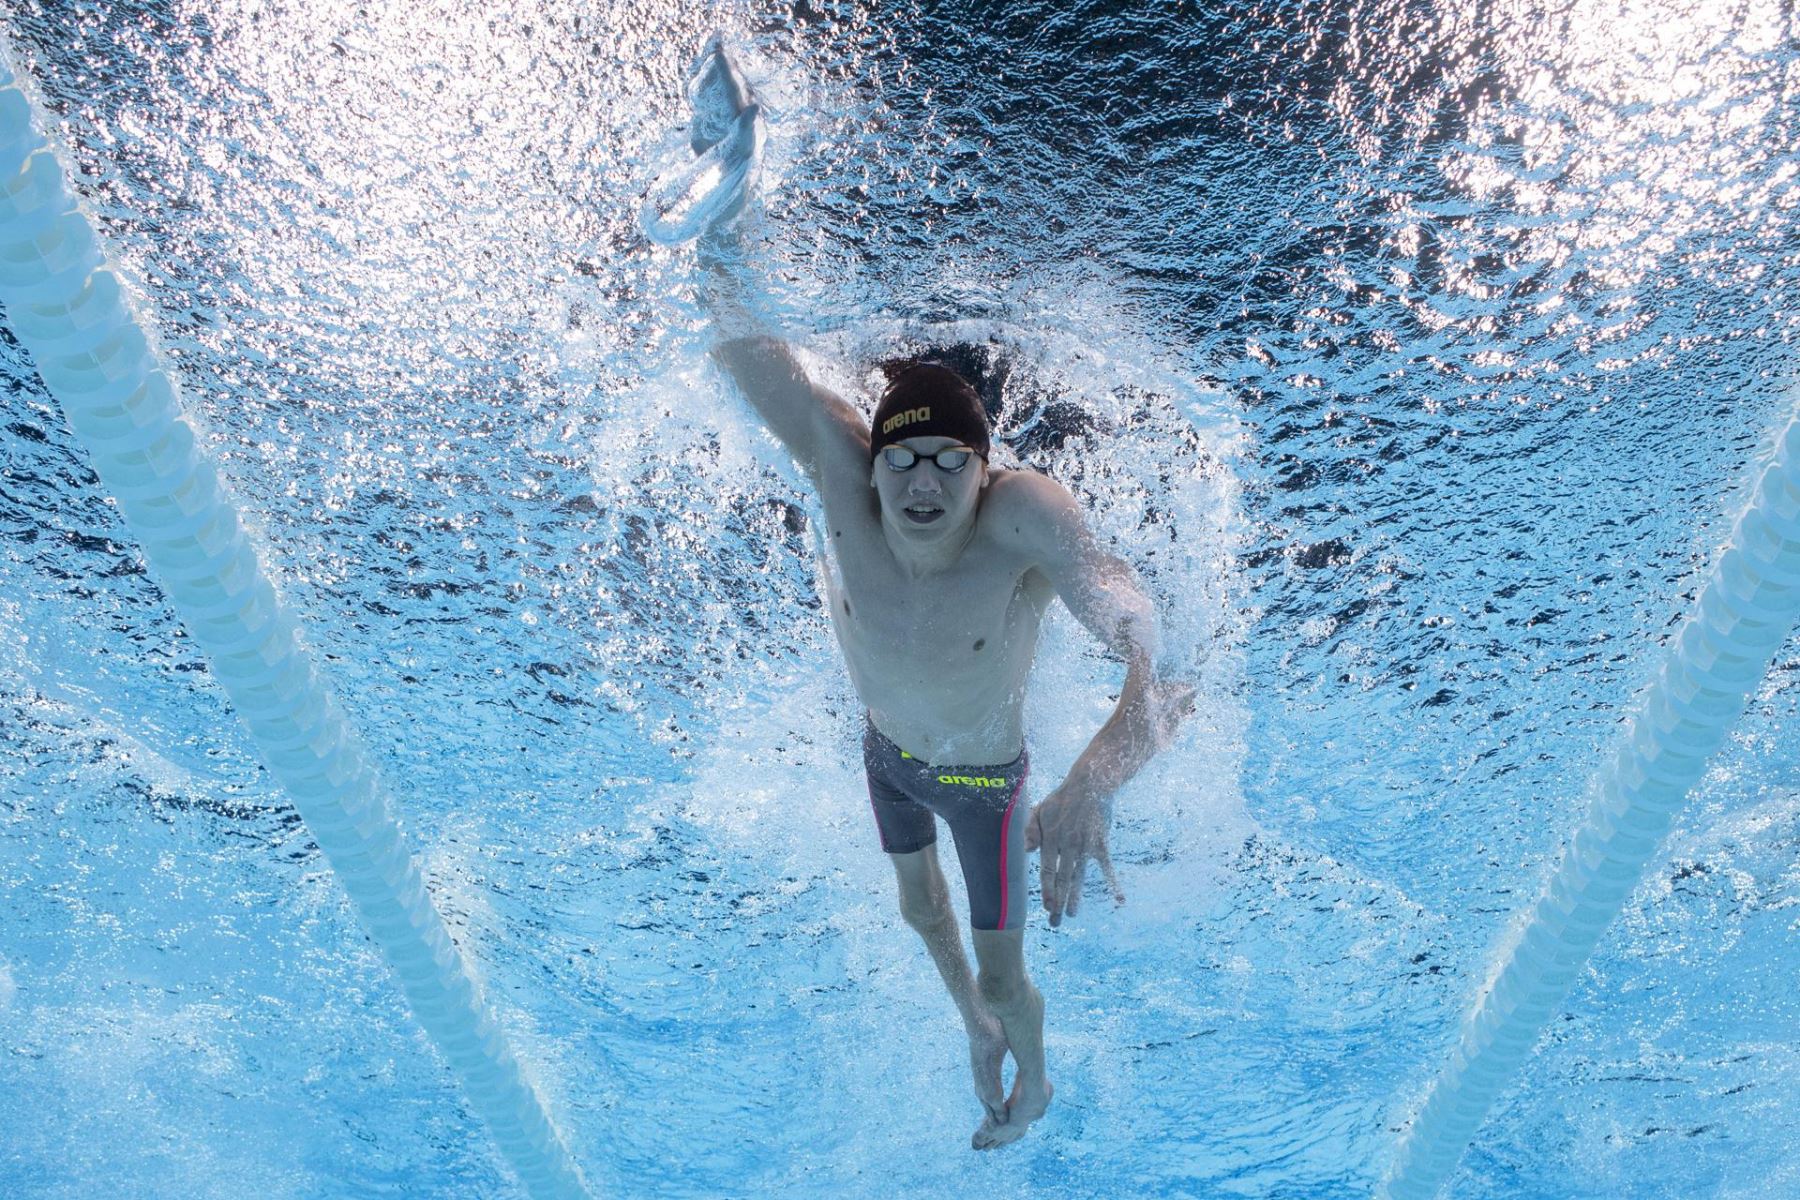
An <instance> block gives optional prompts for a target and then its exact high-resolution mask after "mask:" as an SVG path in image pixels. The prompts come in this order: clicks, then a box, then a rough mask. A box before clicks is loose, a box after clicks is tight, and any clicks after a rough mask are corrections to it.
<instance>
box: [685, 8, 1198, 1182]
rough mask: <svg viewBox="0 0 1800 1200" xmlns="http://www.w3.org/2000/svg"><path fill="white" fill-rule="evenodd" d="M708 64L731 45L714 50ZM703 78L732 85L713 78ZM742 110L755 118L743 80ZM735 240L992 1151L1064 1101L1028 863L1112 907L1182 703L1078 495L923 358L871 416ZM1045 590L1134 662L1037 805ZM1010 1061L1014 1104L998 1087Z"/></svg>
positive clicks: (734, 372)
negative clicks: (823, 377) (839, 382)
mask: <svg viewBox="0 0 1800 1200" xmlns="http://www.w3.org/2000/svg"><path fill="white" fill-rule="evenodd" d="M714 54H719V55H722V54H723V50H722V49H720V48H718V47H717V45H716V43H713V44H709V46H708V50H707V55H708V56H710V55H714ZM701 69H702V70H703V71H704V70H706V64H705V62H704V60H703V63H702V68H701ZM704 78H707V79H709V80H710V81H714V82H715V83H716V81H717V80H720V79H730V80H736V79H737V78H739V77H738V76H737V74H736V72H735V71H734V70H733V69H731V68H730V67H729V65H728V64H719V65H718V66H717V67H716V69H714V70H712V71H711V72H710V73H709V74H707V75H705V76H704ZM712 94H713V95H715V96H717V95H721V94H730V95H739V94H740V89H738V88H737V87H735V86H733V87H730V88H724V87H715V88H714V89H713V91H712ZM740 102H741V103H742V104H743V105H744V106H745V110H744V111H746V112H748V113H749V115H750V116H751V117H752V118H753V117H754V115H755V114H754V112H753V111H751V109H750V106H751V105H753V104H754V101H753V100H752V99H751V98H750V96H749V92H748V88H747V86H745V87H744V88H743V89H741V100H740ZM733 239H734V234H733V233H732V231H731V229H730V228H729V226H726V225H724V224H723V223H722V222H720V223H714V224H713V225H712V226H711V228H709V229H708V230H707V232H706V233H704V234H703V235H702V237H701V239H700V245H699V252H700V257H701V261H702V262H703V263H704V264H705V265H706V266H707V267H708V272H707V275H708V283H707V286H706V289H705V297H704V300H705V303H706V305H707V308H708V311H709V313H710V315H711V317H712V320H713V324H714V327H715V338H716V340H715V344H714V345H713V348H712V355H713V358H714V360H715V361H716V362H717V363H718V364H719V365H720V366H721V367H722V368H723V369H724V371H725V372H726V373H727V374H728V375H730V377H731V378H732V379H733V380H734V381H735V383H736V385H737V387H738V388H739V390H740V391H741V392H742V393H743V395H744V397H745V398H746V399H747V400H748V401H749V403H750V405H751V407H752V408H753V409H755V411H756V413H757V414H758V416H759V417H760V418H761V420H762V422H763V423H764V425H766V426H767V428H768V429H769V431H770V432H771V433H773V434H774V435H775V436H776V438H777V439H779V440H780V442H781V443H782V444H783V446H785V447H786V449H787V450H788V452H789V453H790V454H792V455H793V457H794V458H795V460H796V461H797V462H798V463H799V465H800V467H801V469H802V470H803V471H804V472H805V475H806V478H807V480H808V481H809V482H810V484H811V486H812V487H813V488H814V489H815V491H816V492H817V494H818V497H819V500H820V502H821V504H822V507H823V509H824V514H825V519H826V525H827V529H828V536H827V540H828V541H829V543H830V546H831V556H832V558H834V559H835V560H836V564H837V573H836V574H835V575H834V574H833V573H832V572H831V571H829V570H828V571H827V572H826V575H827V592H828V595H827V600H828V602H829V604H830V608H831V619H832V625H833V627H834V629H835V630H836V633H837V638H838V643H839V645H840V647H841V648H842V650H843V655H844V661H845V663H846V665H847V666H848V668H849V673H850V678H851V682H852V683H853V684H854V686H855V688H856V692H857V695H858V697H859V698H860V699H861V700H862V702H863V704H864V706H865V708H866V710H867V721H866V726H865V729H864V733H863V741H862V748H863V763H864V766H865V768H866V770H867V774H868V791H869V804H870V807H871V809H872V810H873V814H874V824H875V831H876V835H877V837H878V839H879V841H880V844H881V848H882V849H883V850H884V851H885V852H886V853H887V855H888V857H889V859H890V860H891V861H892V862H893V864H894V872H895V875H896V877H897V880H898V884H899V898H900V912H901V915H902V917H903V919H904V920H905V921H906V923H907V924H908V925H910V926H912V928H913V929H914V930H916V931H917V932H918V933H919V935H920V937H922V938H923V939H924V942H925V945H926V948H927V950H928V951H929V953H930V955H931V958H932V960H933V962H934V963H935V964H936V966H937V969H938V972H939V974H940V975H941V976H942V977H943V980H944V983H945V985H946V986H947V987H948V989H949V992H950V996H951V999H952V1000H953V1001H954V1002H955V1004H956V1007H957V1011H958V1012H959V1013H960V1014H961V1016H962V1020H963V1024H964V1027H965V1029H966V1031H967V1033H968V1037H969V1060H970V1066H971V1069H972V1071H973V1074H974V1081H975V1092H976V1095H977V1096H978V1097H979V1098H980V1100H981V1103H982V1105H983V1107H984V1108H985V1110H986V1113H985V1116H984V1118H983V1120H982V1122H981V1125H980V1127H979V1128H977V1129H976V1130H975V1133H974V1135H973V1137H972V1138H971V1142H970V1144H971V1145H972V1146H973V1147H974V1148H976V1149H978V1150H986V1149H991V1148H993V1147H995V1146H1001V1145H1004V1144H1006V1143H1008V1142H1012V1141H1016V1140H1017V1139H1018V1138H1020V1137H1022V1136H1023V1135H1024V1134H1025V1133H1026V1131H1027V1129H1028V1128H1029V1127H1030V1125H1031V1124H1032V1122H1034V1121H1036V1120H1037V1119H1038V1118H1039V1117H1041V1116H1043V1115H1044V1112H1045V1110H1046V1109H1047V1108H1048V1106H1049V1104H1050V1101H1051V1097H1052V1095H1053V1094H1054V1089H1053V1088H1052V1086H1051V1083H1050V1079H1049V1076H1048V1074H1047V1071H1046V1067H1045V1062H1044V1000H1043V996H1042V994H1041V993H1039V991H1038V990H1037V988H1036V987H1035V986H1033V984H1032V982H1031V979H1030V977H1029V976H1028V975H1027V973H1026V969H1025V959H1024V934H1025V920H1026V911H1027V896H1026V854H1027V852H1028V851H1031V850H1038V851H1040V852H1041V855H1042V858H1041V862H1040V864H1039V880H1040V886H1041V888H1042V892H1043V904H1044V908H1045V909H1046V910H1047V912H1048V913H1049V921H1050V924H1051V925H1052V926H1053V927H1054V926H1058V925H1060V924H1061V922H1062V920H1063V918H1064V917H1065V916H1067V917H1073V916H1075V914H1076V912H1077V911H1078V909H1079V907H1080V904H1081V892H1082V884H1083V881H1084V877H1085V875H1086V873H1087V868H1088V865H1089V863H1098V864H1099V867H1100V869H1101V871H1102V872H1103V873H1104V876H1105V879H1106V883H1107V886H1108V887H1109V888H1110V889H1111V891H1112V894H1113V898H1114V901H1115V903H1124V900H1125V895H1124V893H1123V891H1121V890H1120V888H1119V883H1118V879H1117V877H1116V874H1115V872H1114V870H1113V864H1112V860H1111V858H1110V857H1109V854H1108V850H1107V840H1106V838H1107V827H1108V824H1109V822H1110V819H1111V799H1112V796H1113V794H1114V793H1115V792H1116V791H1117V790H1118V789H1119V788H1120V787H1121V786H1122V785H1123V784H1124V783H1125V782H1126V781H1127V780H1129V779H1130V778H1131V777H1132V776H1133V775H1135V774H1136V773H1137V771H1138V770H1139V769H1140V768H1141V767H1142V766H1143V765H1144V763H1145V762H1146V761H1148V760H1149V759H1150V758H1151V757H1152V756H1153V755H1154V754H1156V753H1157V752H1158V751H1159V750H1161V749H1163V748H1165V747H1166V746H1167V745H1168V744H1169V742H1170V740H1171V739H1172V737H1173V735H1174V732H1175V729H1176V727H1177V726H1178V725H1179V723H1180V722H1181V721H1182V720H1183V719H1184V718H1185V717H1186V716H1187V715H1188V714H1189V713H1190V712H1192V710H1193V704H1194V699H1193V697H1194V689H1193V688H1192V686H1189V685H1185V684H1179V683H1173V682H1169V681H1165V680H1159V679H1158V678H1157V675H1156V669H1155V666H1154V663H1155V661H1156V653H1157V633H1156V620H1155V614H1154V611H1153V609H1152V606H1151V604H1150V601H1149V599H1148V598H1147V597H1146V595H1145V594H1144V590H1143V588H1142V586H1141V584H1140V583H1139V581H1138V578H1137V575H1136V573H1135V572H1134V571H1133V570H1132V568H1131V567H1130V566H1129V565H1128V564H1126V563H1125V562H1124V561H1123V560H1121V559H1118V558H1115V557H1113V556H1111V555H1109V554H1107V553H1106V552H1105V550H1103V549H1102V548H1101V546H1100V545H1099V543H1098V542H1097V540H1096V539H1095V537H1094V535H1093V533H1092V532H1091V531H1090V530H1089V528H1088V526H1087V523H1086V521H1085V520H1084V519H1083V515H1082V512H1081V508H1080V506H1079V505H1078V504H1077V503H1076V501H1075V498H1074V497H1073V496H1072V495H1071V494H1070V493H1069V491H1068V489H1066V488H1065V487H1063V485H1062V484H1060V483H1058V482H1056V481H1055V480H1053V479H1051V478H1049V477H1048V476H1046V475H1042V474H1039V473H1038V472H1036V471H1029V470H1006V469H1001V468H995V467H990V466H989V464H988V455H989V450H990V439H989V429H988V422H987V416H986V413H985V411H984V410H983V407H982V404H981V400H980V398H979V397H978V396H977V395H976V393H975V390H974V389H973V388H972V387H971V386H970V385H969V383H968V382H967V381H966V380H965V379H963V378H962V377H961V376H960V375H958V374H957V373H956V372H954V371H952V370H950V369H949V368H947V367H943V366H939V365H935V364H931V363H922V362H905V363H895V364H891V365H890V367H889V368H887V373H888V378H887V383H886V387H885V389H884V390H883V392H882V393H881V395H880V397H879V399H878V401H877V403H876V405H875V412H874V417H873V420H872V421H865V420H864V418H863V416H862V414H861V413H860V412H859V411H858V410H857V409H856V408H855V407H853V406H852V405H851V404H850V403H849V402H847V401H846V400H845V399H844V398H843V397H841V396H839V395H837V394H835V393H833V392H832V391H830V390H829V389H827V388H825V387H823V386H821V385H820V384H818V383H817V382H815V381H813V380H811V379H809V378H808V377H807V375H806V372H805V370H804V368H803V367H802V366H801V364H800V362H799V360H798V359H797V358H796V357H795V355H794V354H793V352H792V351H791V350H790V349H789V347H788V346H787V345H786V344H785V343H784V342H783V341H782V340H781V339H780V338H778V337H776V336H774V335H773V334H772V333H770V332H769V331H768V330H766V329H764V328H762V327H760V325H759V323H758V322H757V321H756V320H755V318H753V317H752V316H751V315H750V311H749V307H748V305H747V303H746V295H747V290H748V283H747V281H746V279H745V270H744V268H743V264H742V257H741V254H740V253H739V250H738V247H737V246H736V245H735V243H734V240H733ZM1054 600H1061V601H1062V603H1063V604H1064V605H1065V606H1067V608H1068V609H1069V611H1070V612H1071V613H1073V614H1074V616H1075V618H1076V619H1077V620H1079V621H1080V622H1081V623H1082V625H1084V626H1086V627H1087V629H1088V630H1089V631H1091V632H1092V633H1093V634H1094V636H1096V637H1097V638H1099V639H1100V641H1101V642H1102V643H1104V644H1105V646H1106V647H1107V648H1108V649H1109V651H1110V652H1111V653H1113V654H1115V655H1116V656H1117V657H1119V658H1120V659H1122V660H1124V662H1125V664H1126V674H1125V683H1124V687H1123V690H1122V694H1121V695H1120V697H1119V701H1118V705H1117V707H1116V708H1115V709H1114V711H1113V713H1112V715H1111V717H1110V718H1109V719H1108V720H1107V721H1106V722H1105V724H1104V725H1102V726H1101V728H1100V730H1099V731H1098V732H1097V733H1095V734H1094V736H1093V738H1092V740H1091V741H1090V742H1089V743H1088V745H1087V747H1086V749H1084V750H1083V751H1082V753H1081V754H1080V756H1079V757H1078V758H1077V759H1076V760H1075V764H1074V766H1073V767H1071V768H1070V770H1069V773H1068V774H1067V776H1065V777H1064V778H1063V780H1062V781H1061V783H1059V784H1058V785H1057V786H1056V787H1055V788H1054V789H1052V790H1051V791H1050V793H1049V794H1048V795H1047V796H1045V797H1044V798H1043V800H1042V801H1041V802H1040V803H1038V804H1037V805H1036V806H1035V807H1032V808H1031V809H1030V811H1029V814H1027V813H1026V812H1025V811H1023V809H1024V804H1023V802H1024V785H1025V781H1026V777H1027V775H1028V774H1029V772H1030V756H1029V755H1028V753H1027V752H1026V748H1025V737H1024V720H1023V707H1024V700H1025V685H1026V677H1027V675H1028V674H1029V673H1030V670H1031V664H1032V659H1033V657H1034V655H1035V653H1036V648H1037V639H1038V628H1039V624H1040V622H1041V621H1042V619H1043V616H1044V613H1045V611H1046V609H1047V608H1048V607H1049V605H1050V604H1051V602H1052V601H1054ZM940 818H941V819H942V820H943V821H944V822H945V824H947V825H948V826H949V828H950V832H951V835H952V837H953V838H954V840H955V843H956V856H957V860H958V862H959V864H960V866H961V869H962V873H963V880H964V882H965V883H966V884H967V887H968V894H969V904H970V914H969V922H970V926H971V930H970V935H971V938H972V940H973V943H974V947H975V959H976V962H977V964H978V966H979V973H978V974H974V973H972V972H971V970H970V966H969V961H968V958H967V957H966V955H965V953H964V949H963V943H962V936H961V933H960V927H959V925H958V923H957V921H956V918H955V914H954V913H953V911H952V910H951V907H950V902H949V892H948V889H947V885H946V883H945V880H944V876H943V871H942V869H941V868H940V866H939V863H938V857H937V844H936V842H937V822H938V820H939V819H940ZM1008 1053H1010V1054H1011V1055H1012V1058H1013V1062H1014V1066H1015V1072H1014V1079H1013V1086H1012V1089H1011V1091H1010V1093H1007V1092H1006V1091H1004V1090H1003V1087H1002V1077H1001V1071H1002V1067H1003V1065H1004V1061H1005V1058H1006V1056H1007V1054H1008Z"/></svg>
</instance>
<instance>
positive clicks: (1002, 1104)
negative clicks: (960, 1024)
mask: <svg viewBox="0 0 1800 1200" xmlns="http://www.w3.org/2000/svg"><path fill="white" fill-rule="evenodd" d="M1005 1062H1006V1031H1005V1030H1004V1029H1002V1028H1001V1026H1000V1022H999V1020H998V1019H996V1018H995V1017H994V1016H993V1015H992V1014H991V1013H984V1014H982V1019H981V1020H979V1021H977V1022H976V1023H975V1024H973V1025H971V1026H969V1069H970V1070H971V1071H973V1072H974V1074H975V1095H976V1098H977V1099H979V1100H980V1101H981V1106H982V1107H983V1108H985V1109H987V1113H988V1120H990V1121H995V1122H1001V1121H1005V1120H1006V1093H1005V1091H1003V1090H1002V1089H1001V1087H1000V1067H1001V1065H1002V1064H1004V1063H1005Z"/></svg>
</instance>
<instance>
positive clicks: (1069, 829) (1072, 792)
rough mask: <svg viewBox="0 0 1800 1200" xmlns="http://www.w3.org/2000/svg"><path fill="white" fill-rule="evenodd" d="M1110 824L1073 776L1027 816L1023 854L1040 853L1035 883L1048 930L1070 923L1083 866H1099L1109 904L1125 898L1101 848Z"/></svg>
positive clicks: (1093, 795)
mask: <svg viewBox="0 0 1800 1200" xmlns="http://www.w3.org/2000/svg"><path fill="white" fill-rule="evenodd" d="M1111 823H1112V814H1111V813H1109V812H1107V810H1106V806H1105V805H1104V804H1102V803H1101V797H1100V796H1099V795H1098V794H1096V793H1095V792H1094V791H1093V790H1092V789H1090V788H1088V787H1085V786H1083V785H1082V784H1080V783H1079V782H1077V781H1076V780H1075V779H1074V777H1073V775H1071V777H1070V778H1069V779H1065V780H1064V781H1063V784H1062V786H1061V787H1059V788H1057V789H1056V790H1055V791H1054V792H1051V793H1050V794H1049V795H1048V796H1046V797H1044V800H1043V802H1042V803H1040V804H1039V805H1038V806H1037V807H1036V808H1034V809H1032V810H1031V821H1030V823H1028V824H1027V825H1026V826H1025V849H1026V850H1027V851H1031V850H1037V849H1039V848H1040V847H1041V848H1042V850H1043V857H1042V858H1041V859H1039V861H1038V882H1039V885H1040V887H1041V890H1042V891H1043V893H1044V910H1045V911H1046V912H1048V913H1049V914H1050V925H1051V927H1052V928H1055V927H1056V926H1058V925H1061V924H1062V919H1063V914H1064V913H1065V912H1066V913H1068V914H1069V915H1070V916H1071V917H1072V916H1074V915H1075V913H1076V911H1077V910H1078V909H1080V907H1081V889H1082V885H1083V884H1084V883H1086V882H1087V869H1088V862H1089V860H1095V861H1098V862H1099V864H1100V870H1101V872H1102V873H1104V874H1105V876H1106V886H1107V887H1109V888H1111V889H1112V894H1113V903H1114V904H1123V903H1125V892H1124V890H1123V889H1121V888H1120V887H1119V877H1118V874H1117V873H1116V872H1115V871H1114V870H1113V864H1112V855H1111V854H1110V853H1108V852H1107V848H1106V827H1107V826H1108V825H1109V824H1111Z"/></svg>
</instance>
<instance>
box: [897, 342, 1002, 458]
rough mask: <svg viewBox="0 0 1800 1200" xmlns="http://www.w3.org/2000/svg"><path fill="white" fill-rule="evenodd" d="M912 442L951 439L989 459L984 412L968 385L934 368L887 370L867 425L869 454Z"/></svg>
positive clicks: (905, 366)
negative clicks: (868, 426)
mask: <svg viewBox="0 0 1800 1200" xmlns="http://www.w3.org/2000/svg"><path fill="white" fill-rule="evenodd" d="M915 437H947V438H955V439H956V440H957V441H959V442H961V443H962V444H963V445H965V446H968V447H969V448H970V449H972V450H974V451H975V452H976V453H977V454H979V455H981V457H982V461H984V462H985V461H986V460H987V456H988V423H987V412H986V410H985V409H983V408H982V407H981V397H980V396H978V395H976V394H975V389H974V388H972V387H970V386H969V381H968V380H966V379H964V378H963V377H962V376H961V375H958V374H957V373H956V372H955V371H952V370H951V369H950V368H949V367H940V366H938V365H937V364H936V363H903V364H900V365H899V367H898V368H897V369H894V370H892V371H891V373H890V375H889V378H888V385H887V391H885V392H883V393H882V394H881V403H880V404H877V405H876V406H875V418H874V420H873V421H872V422H871V423H870V428H869V453H870V455H871V456H873V455H876V454H880V453H881V448H882V447H883V446H886V445H888V444H890V443H892V442H900V441H905V440H906V439H907V438H915Z"/></svg>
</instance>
